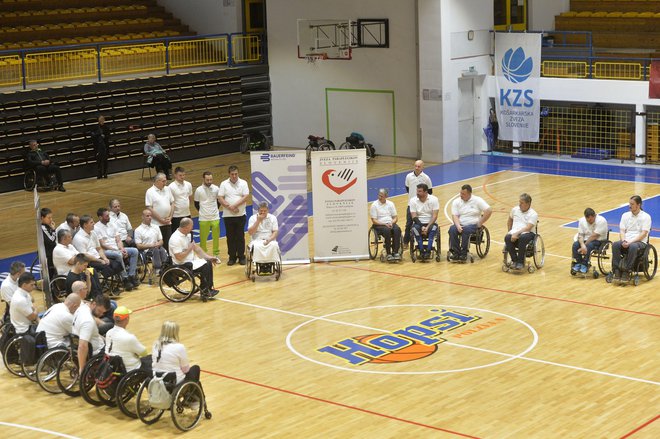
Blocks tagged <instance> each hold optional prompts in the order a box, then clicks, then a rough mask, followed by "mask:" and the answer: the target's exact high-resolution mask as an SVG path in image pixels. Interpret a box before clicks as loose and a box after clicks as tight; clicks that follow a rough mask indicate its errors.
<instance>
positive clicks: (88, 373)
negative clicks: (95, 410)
mask: <svg viewBox="0 0 660 439" xmlns="http://www.w3.org/2000/svg"><path fill="white" fill-rule="evenodd" d="M101 361H103V355H102V354H98V355H95V356H93V357H92V358H91V359H90V360H89V361H88V362H87V364H85V367H84V368H83V370H82V374H81V375H80V395H81V396H82V397H83V399H84V400H85V401H87V402H88V403H89V404H91V405H95V406H100V405H103V401H102V400H101V399H100V398H99V397H98V395H97V393H96V390H95V387H96V375H97V373H98V370H99V366H100V365H101Z"/></svg>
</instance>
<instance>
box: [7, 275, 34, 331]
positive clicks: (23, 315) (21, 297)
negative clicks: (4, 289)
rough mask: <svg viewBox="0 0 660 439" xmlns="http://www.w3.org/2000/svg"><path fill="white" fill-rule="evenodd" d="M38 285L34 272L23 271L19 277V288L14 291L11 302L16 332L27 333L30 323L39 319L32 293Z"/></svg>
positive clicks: (12, 318) (12, 320) (10, 311)
mask: <svg viewBox="0 0 660 439" xmlns="http://www.w3.org/2000/svg"><path fill="white" fill-rule="evenodd" d="M36 286H37V282H36V281H35V280H34V276H33V275H32V273H23V274H21V276H20V277H19V278H18V288H17V289H16V291H14V295H13V296H12V298H11V303H10V304H9V317H10V320H11V324H12V325H14V329H15V330H16V334H25V333H26V332H28V329H30V325H31V324H32V323H33V322H36V321H38V320H39V318H38V317H37V310H36V309H35V308H34V305H33V304H32V302H33V301H32V296H31V295H30V293H31V292H32V290H34V289H35V288H36Z"/></svg>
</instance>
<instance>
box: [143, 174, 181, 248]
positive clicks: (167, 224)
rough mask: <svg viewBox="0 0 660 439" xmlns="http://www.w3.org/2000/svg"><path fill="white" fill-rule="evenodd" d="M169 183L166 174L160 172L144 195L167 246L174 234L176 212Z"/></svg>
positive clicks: (154, 222) (145, 202)
mask: <svg viewBox="0 0 660 439" xmlns="http://www.w3.org/2000/svg"><path fill="white" fill-rule="evenodd" d="M166 184H167V178H165V174H163V173H161V172H159V173H158V174H156V177H155V178H154V184H153V186H151V187H150V188H149V189H147V193H146V194H145V196H144V205H145V206H146V208H147V209H149V210H151V216H152V223H153V224H154V225H155V226H158V227H160V233H161V234H162V235H163V242H164V243H165V247H167V244H168V242H169V240H170V236H171V235H172V213H173V212H174V196H173V195H172V191H171V190H170V188H169V187H168V186H165V185H166Z"/></svg>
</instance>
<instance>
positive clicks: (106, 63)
mask: <svg viewBox="0 0 660 439" xmlns="http://www.w3.org/2000/svg"><path fill="white" fill-rule="evenodd" d="M163 69H165V44H163V43H149V44H133V45H130V46H109V47H102V48H101V75H102V76H113V75H124V74H127V73H138V72H148V71H153V70H163Z"/></svg>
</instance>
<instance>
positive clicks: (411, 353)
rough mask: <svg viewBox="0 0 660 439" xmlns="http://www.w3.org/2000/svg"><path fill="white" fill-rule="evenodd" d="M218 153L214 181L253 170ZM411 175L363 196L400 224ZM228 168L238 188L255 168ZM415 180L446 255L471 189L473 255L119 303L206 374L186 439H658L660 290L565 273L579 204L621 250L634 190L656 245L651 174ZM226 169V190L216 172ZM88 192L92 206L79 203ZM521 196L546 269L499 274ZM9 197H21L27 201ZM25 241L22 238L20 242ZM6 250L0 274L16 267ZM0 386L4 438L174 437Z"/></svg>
mask: <svg viewBox="0 0 660 439" xmlns="http://www.w3.org/2000/svg"><path fill="white" fill-rule="evenodd" d="M211 160H215V161H217V163H216V165H215V166H216V167H218V168H222V167H224V166H226V165H227V164H230V163H236V162H240V161H241V160H246V159H245V156H240V155H234V156H222V157H218V158H214V159H211ZM411 165H412V163H411V161H409V160H402V159H394V158H388V157H378V158H376V160H372V161H371V162H370V163H369V164H368V170H369V176H370V181H369V200H370V201H373V200H374V199H375V194H376V192H377V190H378V188H379V187H387V188H389V190H390V194H391V195H390V199H391V200H392V201H394V202H395V204H396V207H397V209H398V212H399V214H400V216H403V215H404V214H405V205H406V200H405V198H406V196H405V195H402V193H403V191H404V188H403V181H404V177H405V173H406V172H408V171H409V169H410V168H411V167H412V166H411ZM204 166H214V165H211V164H210V160H205V162H204V163H203V164H202V163H199V162H192V163H191V164H190V166H187V168H189V173H188V175H189V180H191V181H192V182H193V185H197V184H198V183H197V181H196V178H197V174H201V169H202V167H204ZM239 166H241V173H242V174H241V175H243V176H244V177H246V176H247V174H248V169H247V168H248V165H247V163H245V164H243V165H239ZM426 171H427V173H428V174H429V175H430V176H431V178H432V180H433V183H434V192H433V193H434V195H436V196H438V198H439V200H440V205H441V212H440V215H439V223H440V225H441V234H442V254H443V256H444V252H445V251H446V250H447V229H448V225H449V215H450V213H449V204H450V202H451V200H452V199H453V197H456V196H457V194H458V190H459V189H460V186H461V185H462V184H465V183H469V184H471V185H472V187H473V188H474V194H475V195H479V196H481V197H483V198H484V199H485V200H486V201H487V202H488V203H489V204H490V205H491V207H492V208H493V211H494V212H493V215H492V217H491V219H490V220H489V221H488V223H487V224H486V225H487V227H488V228H489V229H490V233H491V247H490V252H489V253H488V255H487V256H486V257H485V258H484V259H483V260H479V259H476V260H475V262H474V263H473V264H464V265H459V264H450V263H448V262H446V261H445V260H444V257H443V258H442V260H441V261H440V262H435V261H432V262H430V263H420V262H417V263H412V262H411V260H410V256H409V253H408V252H406V253H405V254H404V262H403V263H400V264H386V263H381V262H380V261H378V259H376V260H375V261H342V262H332V263H316V264H310V265H297V266H286V267H285V270H284V273H283V275H282V278H281V279H280V280H279V281H275V280H274V278H257V279H256V281H255V282H252V281H250V280H248V279H246V278H245V274H244V271H243V267H241V266H239V265H235V266H233V267H227V266H225V265H224V264H223V265H221V266H219V267H218V268H216V270H215V272H214V273H215V282H216V286H218V287H219V289H220V291H221V293H220V295H219V296H218V298H217V300H214V301H210V302H208V303H201V301H199V300H197V299H195V298H193V299H191V300H189V301H188V302H185V303H180V304H174V303H170V302H168V301H166V300H165V299H164V298H163V296H162V295H161V294H160V292H159V290H158V289H157V288H156V287H150V286H148V285H143V286H141V287H140V288H139V290H137V291H135V292H131V293H127V294H125V297H122V298H121V299H120V301H121V304H122V305H126V306H128V307H129V308H131V309H133V310H134V311H135V312H134V314H133V315H132V317H131V323H130V325H129V330H130V331H132V332H133V333H135V334H136V335H137V336H138V338H139V339H140V340H141V341H142V343H143V344H145V345H147V346H150V345H151V343H152V342H153V340H155V339H156V337H157V335H158V332H159V329H160V324H161V322H162V321H163V320H175V321H177V322H178V323H179V324H180V325H181V338H182V342H183V343H184V345H185V346H186V347H187V349H188V354H189V357H190V359H191V362H192V363H193V364H199V365H200V367H201V368H202V371H203V373H202V383H203V385H204V389H205V391H206V394H207V400H208V405H209V409H210V410H211V411H212V413H213V418H212V419H211V420H210V421H206V420H202V422H201V423H200V425H199V426H198V427H197V428H196V429H195V430H193V431H191V432H189V433H188V434H187V435H186V437H218V436H223V437H254V438H256V437H379V438H382V437H446V438H451V437H470V438H486V437H558V436H561V437H571V438H584V437H619V438H622V437H635V438H655V437H660V423H659V422H658V417H659V412H658V407H659V406H660V404H659V402H660V392H659V386H660V373H659V370H660V367H659V363H658V354H657V353H658V351H659V346H658V336H657V334H659V333H660V309H659V307H658V300H657V291H658V287H657V285H656V284H657V282H658V280H657V279H654V280H652V281H650V282H647V281H645V280H642V281H641V282H640V285H639V286H637V287H634V286H632V285H629V286H615V285H612V284H608V283H606V282H605V280H604V279H603V277H600V278H599V279H593V278H592V277H587V278H583V277H574V276H571V275H570V273H569V270H570V246H571V242H572V237H573V235H574V234H575V228H574V226H573V225H572V223H573V222H574V221H576V220H577V219H578V218H579V217H580V216H581V214H582V211H583V210H584V208H585V207H592V208H593V209H594V210H596V212H598V213H604V214H605V215H606V218H607V219H608V222H609V223H610V228H611V230H612V239H613V240H614V239H618V238H617V237H618V218H619V217H620V215H621V212H623V211H624V210H623V209H622V206H625V205H626V204H627V202H628V198H629V197H630V196H631V195H633V194H639V195H640V196H642V198H643V199H644V200H645V201H644V203H645V204H644V207H645V208H646V210H647V211H648V212H649V213H650V214H651V216H652V217H653V218H654V224H653V233H652V235H653V236H654V238H652V243H653V244H654V245H656V246H658V243H660V241H658V239H657V236H658V232H660V223H659V221H660V209H658V207H657V202H656V200H657V196H658V195H660V186H659V183H660V171H659V170H657V169H649V168H641V167H640V168H636V167H622V166H609V165H597V164H587V163H574V162H570V163H569V162H560V161H554V160H544V159H530V158H512V157H504V156H487V155H480V156H470V157H466V158H464V159H462V160H460V161H458V162H454V163H450V164H446V165H434V166H428V167H427V169H426ZM217 172H218V175H219V177H216V178H217V179H220V176H222V178H224V174H225V172H226V171H225V169H220V170H219V171H217ZM125 176H130V177H131V178H124V180H128V181H137V180H138V178H137V174H136V178H135V179H134V180H133V179H132V177H133V174H131V173H126V174H125V175H124V177H125ZM126 184H128V183H126ZM142 186H144V187H142ZM83 187H85V191H86V192H85V193H86V194H91V195H86V196H85V197H83V191H82V189H83ZM146 187H148V183H141V184H140V185H138V184H134V183H131V187H130V188H127V187H122V188H120V190H121V191H122V193H126V194H130V193H133V194H135V196H134V197H131V196H129V195H125V196H120V198H121V200H122V204H123V205H124V206H126V207H124V211H126V212H127V213H128V214H129V216H130V217H131V218H132V219H137V218H138V212H139V209H140V204H141V191H142V190H144V189H145V188H146ZM68 188H69V191H68V192H67V193H66V194H64V195H61V194H44V195H43V198H42V205H45V206H49V205H50V206H55V207H57V205H58V204H60V203H65V204H64V205H67V206H70V207H71V209H73V210H74V211H76V210H80V211H84V210H92V209H91V207H90V206H96V204H98V203H102V202H104V201H105V200H106V199H107V198H108V196H109V195H110V193H109V192H108V189H107V188H104V187H102V186H101V184H100V183H96V182H95V181H91V182H90V181H87V182H84V181H83V182H74V183H71V184H70V185H69V186H68ZM128 189H130V190H128ZM522 192H527V193H529V194H530V195H531V196H532V198H533V201H532V207H533V208H534V209H535V210H536V211H537V212H538V213H539V219H540V223H539V233H540V234H541V235H542V237H543V240H544V243H545V251H546V254H545V265H544V266H543V268H541V269H539V270H537V271H536V272H534V273H528V272H523V273H505V272H503V271H502V268H501V266H502V253H501V250H502V241H503V237H504V235H505V233H506V219H507V215H508V213H509V211H510V209H511V208H512V207H513V206H514V205H517V200H518V195H519V194H520V193H522ZM114 193H115V194H116V191H115V192H114ZM28 195H29V194H28ZM0 197H2V199H3V200H5V201H6V202H7V203H8V202H10V201H13V202H20V200H18V198H19V197H26V198H25V200H23V201H24V202H26V201H27V195H26V194H25V193H19V194H17V193H14V194H6V195H2V196H0ZM647 200H648V201H647ZM99 205H100V204H99ZM364 208H365V214H366V213H367V211H368V210H367V209H368V206H364ZM23 210H29V209H25V208H24V209H23ZM65 213H66V212H63V211H62V212H60V211H59V210H56V217H57V218H58V219H59V218H60V217H61V216H63V215H64V214H65ZM310 221H313V218H311V219H310ZM400 221H401V222H402V223H403V222H404V221H405V218H403V219H401V220H400ZM311 229H312V227H310V230H311ZM21 233H22V232H21ZM32 239H34V238H33V237H32V235H31V234H30V231H29V230H25V233H24V237H23V240H26V241H29V240H32ZM365 239H366V237H365ZM221 241H224V240H221ZM310 242H313V239H312V240H310ZM221 245H224V242H222V243H221ZM14 248H20V245H17V246H16V247H14ZM16 251H17V253H18V250H16ZM223 252H224V250H223ZM4 253H5V254H4V255H3V257H5V258H6V259H5V261H3V262H6V260H7V259H11V257H10V256H12V255H11V254H8V250H7V249H5V252H4ZM3 266H4V265H3ZM413 340H414V341H413ZM361 342H362V343H361ZM367 342H370V343H369V344H366V343H367ZM0 391H1V392H2V395H3V398H2V402H0V411H1V412H2V413H3V415H2V416H1V417H0V418H1V420H2V421H3V422H4V424H2V425H0V432H1V434H2V435H3V436H6V437H10V436H11V437H49V436H52V435H56V434H60V435H69V436H71V437H101V436H106V437H107V436H108V435H110V434H117V433H119V434H125V435H127V436H130V437H154V435H156V436H165V437H167V436H173V435H175V434H177V433H176V432H177V430H176V429H175V428H174V426H173V425H172V423H171V421H170V420H169V418H168V416H167V414H166V415H165V416H164V417H163V419H162V420H160V421H159V422H157V423H156V424H154V425H152V426H145V425H143V424H142V423H140V422H139V421H137V420H129V419H127V418H125V417H124V416H123V415H122V414H121V413H120V412H119V411H118V410H117V409H116V408H105V407H92V406H90V405H88V404H87V403H85V402H84V401H83V400H82V399H80V398H69V397H66V396H63V395H49V394H46V393H45V392H43V391H42V390H41V389H39V388H38V386H37V385H36V384H34V383H30V382H28V381H27V380H25V379H20V378H15V377H13V376H11V375H9V373H8V372H7V371H6V370H5V369H4V368H3V369H2V371H1V372H0ZM16 407H29V408H30V410H20V411H19V410H15V408H16ZM9 424H16V425H9ZM34 429H42V430H47V431H49V432H51V433H50V434H47V433H46V432H44V431H35V430H34ZM65 437H66V436H65Z"/></svg>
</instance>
